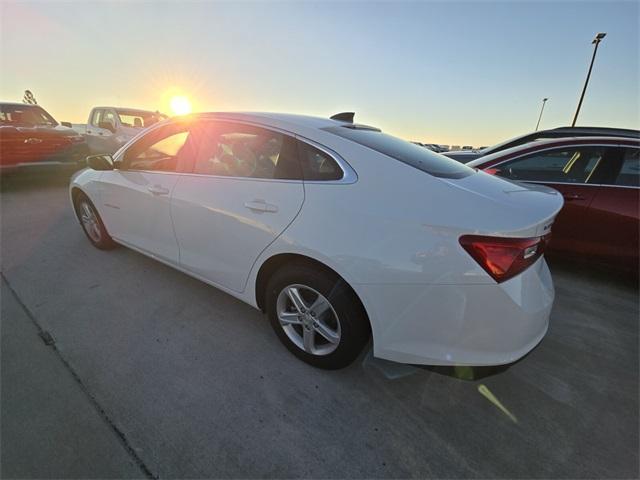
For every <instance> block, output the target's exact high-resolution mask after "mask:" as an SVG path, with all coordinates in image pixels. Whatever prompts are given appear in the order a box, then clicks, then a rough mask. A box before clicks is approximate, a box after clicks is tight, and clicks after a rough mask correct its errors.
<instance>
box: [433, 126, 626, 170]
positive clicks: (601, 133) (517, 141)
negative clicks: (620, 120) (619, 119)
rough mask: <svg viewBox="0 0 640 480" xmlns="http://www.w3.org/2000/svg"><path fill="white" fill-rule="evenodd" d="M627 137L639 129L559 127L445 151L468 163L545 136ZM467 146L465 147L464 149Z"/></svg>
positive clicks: (454, 157) (451, 156)
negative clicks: (487, 145) (492, 143)
mask: <svg viewBox="0 0 640 480" xmlns="http://www.w3.org/2000/svg"><path fill="white" fill-rule="evenodd" d="M593 136H597V137H606V136H612V137H625V138H638V130H630V129H626V128H607V127H558V128H552V129H550V130H539V131H537V132H532V133H527V134H526V135H521V136H519V137H515V138H511V139H509V140H506V141H504V142H502V143H498V144H497V145H493V146H491V147H484V148H481V149H478V150H470V151H466V150H463V151H454V150H458V149H454V148H452V149H451V151H449V152H447V153H444V155H446V156H447V157H449V158H453V159H454V160H457V161H458V162H461V163H468V162H470V161H472V160H475V159H476V158H481V157H485V156H487V155H491V154H493V153H497V152H501V151H503V150H506V149H508V148H512V147H517V146H518V145H524V144H525V143H529V142H533V141H535V140H540V139H544V138H549V139H551V138H569V137H593ZM464 148H465V147H463V149H464Z"/></svg>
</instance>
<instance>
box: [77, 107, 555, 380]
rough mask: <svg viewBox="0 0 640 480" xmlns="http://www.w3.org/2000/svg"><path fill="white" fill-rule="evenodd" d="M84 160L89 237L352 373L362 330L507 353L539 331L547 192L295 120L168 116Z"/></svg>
mask: <svg viewBox="0 0 640 480" xmlns="http://www.w3.org/2000/svg"><path fill="white" fill-rule="evenodd" d="M337 118H352V115H349V116H347V115H341V116H338V117H337ZM88 163H89V166H90V167H91V169H86V170H84V171H82V172H81V173H79V174H78V175H77V176H75V178H73V179H72V183H71V185H70V197H71V200H72V204H73V208H74V210H75V212H76V214H77V217H78V220H79V222H80V224H81V225H82V227H83V229H84V231H85V233H86V235H87V237H88V239H89V240H90V241H91V243H93V245H94V246H96V247H98V248H102V249H106V248H110V247H112V246H113V245H114V242H117V243H120V244H123V245H126V246H129V247H131V248H133V249H135V250H138V251H140V252H142V253H144V254H146V255H149V256H152V257H153V258H156V259H159V260H161V261H162V262H164V263H167V264H169V265H172V266H174V267H176V268H178V269H180V270H181V271H184V272H186V273H188V274H190V275H192V276H194V277H196V278H199V279H200V280H203V281H205V282H207V283H209V284H211V285H214V286H216V287H218V288H220V289H221V290H223V291H225V292H227V293H229V294H231V295H233V296H235V297H237V298H239V299H241V300H243V301H245V302H247V303H249V304H250V305H252V306H254V307H257V308H259V309H262V310H263V311H265V312H266V313H267V314H268V316H269V319H270V321H271V324H272V326H273V328H274V330H275V332H276V334H277V336H278V338H279V339H280V340H281V341H282V343H283V344H284V345H285V346H286V347H287V348H288V349H289V350H290V351H291V352H292V353H294V354H295V355H296V356H297V357H298V358H300V359H302V360H304V361H306V362H308V363H310V364H312V365H315V366H318V367H322V368H340V367H344V366H345V365H347V364H349V363H350V362H352V361H353V360H354V359H355V358H356V357H357V355H358V354H359V353H360V351H361V350H362V348H363V346H364V345H365V343H366V342H367V340H368V337H369V336H370V335H372V336H373V349H374V355H375V356H377V357H382V358H386V359H389V360H395V361H399V362H410V363H421V364H436V365H495V364H505V363H510V362H513V361H515V360H516V359H518V358H520V357H522V356H523V355H525V354H526V353H527V352H529V351H530V350H531V349H532V348H534V346H535V345H536V344H537V343H538V342H539V341H540V340H541V338H542V337H543V336H544V334H545V332H546V331H547V326H548V319H549V312H550V310H551V306H552V302H553V298H554V290H553V285H552V281H551V276H550V273H549V270H548V268H547V265H546V263H545V261H544V258H543V256H542V254H543V251H544V247H545V242H546V236H547V234H548V232H549V230H550V228H551V225H552V223H553V221H554V218H555V216H556V215H557V213H558V211H559V210H560V208H561V207H562V197H561V195H560V194H559V193H558V192H556V191H554V190H552V189H549V188H546V187H540V186H527V185H522V186H517V185H513V184H512V183H510V182H507V181H505V180H502V179H500V178H498V177H493V176H491V175H486V174H484V173H479V172H478V171H476V170H474V169H472V168H469V167H467V166H465V165H462V164H460V163H458V162H455V161H453V160H450V159H447V158H446V157H443V156H442V155H439V154H436V153H434V152H431V151H429V150H428V149H426V148H423V147H420V146H418V145H414V144H412V143H410V142H406V141H404V140H400V139H398V138H396V137H393V136H390V135H387V134H384V133H382V132H381V131H380V130H378V129H377V128H373V127H368V126H364V125H358V124H354V123H352V121H346V120H334V119H324V118H314V117H305V116H299V115H285V114H257V113H255V114H240V113H237V114H235V113H220V114H201V115H194V116H190V117H181V118H175V119H172V120H169V121H166V122H163V123H160V124H158V125H155V126H153V127H151V128H150V129H149V130H148V131H146V132H145V133H143V134H142V135H141V136H140V137H138V138H137V139H136V140H135V141H133V142H132V143H130V144H128V145H127V146H126V147H125V148H123V149H121V150H119V151H118V152H117V153H116V155H115V157H113V158H111V157H110V156H94V157H89V160H88ZM398 192H402V195H399V194H398ZM230 340H231V339H230Z"/></svg>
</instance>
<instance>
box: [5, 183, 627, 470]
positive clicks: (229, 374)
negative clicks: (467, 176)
mask: <svg viewBox="0 0 640 480" xmlns="http://www.w3.org/2000/svg"><path fill="white" fill-rule="evenodd" d="M65 186H66V179H65V178H60V179H52V178H39V179H36V178H29V177H27V178H14V179H9V180H8V181H3V192H2V197H1V201H2V206H1V208H2V210H1V213H2V220H1V226H2V232H1V240H2V274H3V276H4V277H5V278H6V280H7V282H8V284H9V285H10V288H11V289H12V290H13V291H14V292H15V296H13V293H11V292H9V293H7V286H6V285H4V284H3V291H2V307H3V308H2V324H1V328H2V332H1V333H2V378H1V380H2V432H1V433H2V456H1V460H2V476H3V477H21V478H36V477H47V476H56V477H127V476H144V475H145V471H144V469H147V470H148V472H147V474H148V475H151V476H158V477H171V478H185V477H190V478H203V477H209V478H219V477H228V478H239V477H244V478H253V477H261V478H263V477H267V478H276V477H277V478H282V477H326V478H362V477H376V478H420V477H448V478H452V477H503V478H504V477H509V478H513V477H528V478H531V477H538V478H543V477H544V478H549V477H574V478H575V477H581V478H583V477H607V478H614V477H615V478H629V477H637V476H638V291H637V286H636V285H634V284H631V283H629V282H627V281H626V280H624V279H620V278H618V277H615V276H609V275H604V274H602V273H596V272H593V271H589V270H584V269H581V268H578V267H575V266H573V265H560V264H554V265H552V271H553V274H554V280H555V283H556V290H557V301H556V304H555V307H554V311H553V313H552V319H551V327H550V330H549V333H548V335H547V337H546V338H545V339H544V340H543V342H542V343H541V345H540V346H539V347H538V348H537V349H535V350H534V351H533V352H532V353H531V354H530V355H529V356H527V357H526V358H525V359H523V360H522V361H521V362H519V363H517V364H515V365H513V366H511V367H510V368H508V369H506V370H504V371H502V372H494V373H493V374H491V375H489V376H485V377H483V378H479V379H476V380H473V381H463V380H459V379H456V378H454V377H453V376H451V375H447V374H444V373H443V372H442V371H441V370H438V369H436V370H433V369H426V368H419V367H413V366H404V365H397V364H393V363H390V362H384V361H381V360H375V359H372V358H371V357H370V355H368V354H365V355H363V356H362V357H361V359H360V360H359V361H357V362H356V363H355V364H353V365H352V366H351V367H349V368H347V369H345V370H341V371H337V372H326V371H320V370H316V369H314V368H312V367H309V366H307V365H305V364H303V363H301V362H299V361H297V360H296V359H295V358H294V357H293V356H292V355H291V354H289V353H288V352H287V351H286V350H285V349H284V348H283V347H282V346H281V345H280V344H279V342H278V340H277V339H276V337H275V335H274V334H273V332H272V331H271V329H270V326H269V324H268V322H267V321H266V320H265V318H264V317H263V316H262V314H260V313H259V312H257V311H255V310H253V309H252V308H250V307H248V306H247V305H244V304H242V303H240V302H239V301H237V300H235V299H233V298H232V297H230V296H228V295H226V294H224V293H222V292H220V291H218V290H216V289H214V288H211V287H209V286H206V285H204V284H202V283H201V282H198V281H197V280H194V279H192V278H190V277H188V276H186V275H184V274H182V273H179V272H177V271H175V270H172V269H171V268H169V267H166V266H164V265H162V264H160V263H158V262H155V261H153V260H151V259H148V258H146V257H144V256H142V255H140V254H137V253H135V252H133V251H130V250H127V249H125V248H119V249H117V250H114V251H111V252H103V251H99V250H96V249H94V248H93V247H92V246H91V245H90V244H89V242H88V241H87V240H86V238H85V237H84V235H83V234H82V232H81V230H80V227H79V225H78V224H77V222H76V220H75V219H74V217H73V214H72V212H71V209H70V207H69V204H68V200H67V196H66V189H65ZM20 303H22V304H24V307H25V308H26V309H27V311H28V312H30V314H31V315H32V317H33V321H32V320H31V319H30V318H29V316H28V315H27V313H25V309H24V308H21V306H20ZM34 322H36V323H37V325H39V326H40V328H41V329H43V330H46V331H48V332H50V333H51V334H52V336H53V337H54V338H55V342H56V343H55V348H56V349H57V351H53V349H52V347H47V346H45V345H44V343H43V342H42V340H41V338H40V337H39V336H38V329H37V328H36V326H35V325H34ZM445 373H446V372H445ZM25 385H33V386H32V387H28V388H27V387H26V386H25ZM7 392H8V393H7ZM14 392H18V393H14ZM48 392H55V395H57V396H58V397H59V400H57V401H52V402H49V401H47V400H46V399H48V398H54V395H53V394H51V395H50V394H49V393H48ZM58 397H56V398H58ZM34 415H46V416H47V418H48V420H47V421H46V422H35V423H34V422H32V423H31V424H30V423H29V419H30V418H31V417H32V416H34ZM45 438H55V439H56V441H54V442H45V440H44V439H45ZM15 445H24V446H25V447H24V448H18V447H16V446H15ZM43 445H44V446H43ZM78 449H80V450H78ZM74 451H75V452H76V453H72V452H74ZM70 452H71V453H70ZM47 469H48V470H47ZM48 472H52V473H54V474H52V475H48V474H47V473H48Z"/></svg>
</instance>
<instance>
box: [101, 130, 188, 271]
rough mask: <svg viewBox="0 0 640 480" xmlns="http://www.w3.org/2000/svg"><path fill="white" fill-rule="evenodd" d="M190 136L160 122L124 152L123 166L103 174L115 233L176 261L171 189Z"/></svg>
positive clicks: (108, 219)
mask: <svg viewBox="0 0 640 480" xmlns="http://www.w3.org/2000/svg"><path fill="white" fill-rule="evenodd" d="M188 135H189V131H188V129H187V127H186V126H185V125H182V124H179V123H173V124H168V125H165V126H162V127H159V128H157V129H155V130H153V131H152V132H150V133H149V134H148V135H145V136H144V137H142V138H141V139H139V140H138V141H137V142H135V143H134V144H133V145H131V146H130V147H129V148H128V149H127V150H126V151H125V152H122V153H121V154H119V156H118V158H116V159H115V160H116V164H117V166H118V168H117V169H115V170H111V171H107V172H104V174H103V175H102V176H101V177H100V189H101V192H100V199H101V203H102V208H101V213H102V216H103V220H104V222H105V225H106V227H107V230H108V231H109V233H110V234H111V236H113V237H114V238H115V239H117V240H119V241H121V242H124V243H126V244H128V245H131V246H133V247H136V248H138V249H140V250H142V251H144V252H146V253H149V254H151V255H153V256H155V257H157V258H159V259H162V260H164V261H167V262H169V263H173V264H176V265H177V264H178V243H177V241H176V236H175V233H174V230H173V223H172V220H171V192H172V191H173V189H174V187H175V185H176V182H177V181H178V177H179V173H177V172H178V170H179V169H180V168H181V165H182V161H181V158H182V155H183V154H184V146H185V144H186V140H187V138H188Z"/></svg>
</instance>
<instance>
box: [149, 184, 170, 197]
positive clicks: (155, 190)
mask: <svg viewBox="0 0 640 480" xmlns="http://www.w3.org/2000/svg"><path fill="white" fill-rule="evenodd" d="M147 190H149V191H150V192H151V193H152V194H154V195H168V194H169V189H168V188H164V187H161V186H160V185H154V186H152V187H149V188H147Z"/></svg>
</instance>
